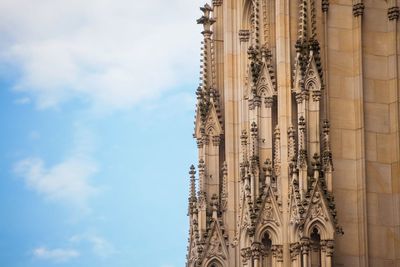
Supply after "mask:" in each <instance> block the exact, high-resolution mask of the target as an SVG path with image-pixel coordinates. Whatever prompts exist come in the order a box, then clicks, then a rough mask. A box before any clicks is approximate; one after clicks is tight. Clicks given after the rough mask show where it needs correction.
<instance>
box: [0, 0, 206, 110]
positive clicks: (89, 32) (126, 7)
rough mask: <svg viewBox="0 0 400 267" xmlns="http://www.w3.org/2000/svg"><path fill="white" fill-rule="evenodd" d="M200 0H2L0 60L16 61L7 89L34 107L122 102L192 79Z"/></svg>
mask: <svg viewBox="0 0 400 267" xmlns="http://www.w3.org/2000/svg"><path fill="white" fill-rule="evenodd" d="M202 2H203V1H200V0H196V1H187V0H172V1H164V0H153V1H139V0H133V1H132V0H86V1H81V0H61V1H49V0H38V1H31V0H3V1H1V2H0V34H1V35H2V36H3V38H2V39H3V41H0V48H2V51H3V53H2V54H1V55H0V60H3V61H5V60H6V61H8V62H12V63H15V64H16V65H17V67H18V68H19V69H20V71H21V73H22V75H21V77H20V79H19V80H18V81H17V83H16V84H15V90H18V91H21V92H26V93H28V94H29V95H31V96H32V97H33V98H34V100H35V102H36V104H37V106H38V107H39V108H48V107H55V106H58V105H59V104H60V103H63V102H65V101H68V100H70V99H72V98H80V99H83V100H84V101H88V102H89V103H90V104H91V105H94V106H101V107H107V108H111V109H115V108H126V107H130V106H132V105H134V104H136V103H138V102H139V101H141V100H143V99H146V98H150V97H154V96H157V95H160V94H161V93H162V92H163V91H165V90H168V89H169V88H171V87H174V86H179V85H183V84H184V83H186V82H193V80H192V79H193V73H196V72H197V69H198V58H199V56H198V54H199V47H200V44H199V40H200V38H201V35H200V30H201V29H200V27H198V26H196V25H195V19H196V18H197V17H198V16H200V11H199V10H198V6H199V5H200V3H201V4H202ZM193 55H195V56H193Z"/></svg>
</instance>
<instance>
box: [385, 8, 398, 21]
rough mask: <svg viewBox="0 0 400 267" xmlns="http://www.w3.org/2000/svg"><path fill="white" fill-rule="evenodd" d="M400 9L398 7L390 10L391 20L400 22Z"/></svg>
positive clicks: (389, 16)
mask: <svg viewBox="0 0 400 267" xmlns="http://www.w3.org/2000/svg"><path fill="white" fill-rule="evenodd" d="M399 15H400V9H399V7H398V6H393V7H390V8H389V9H388V18H389V20H399Z"/></svg>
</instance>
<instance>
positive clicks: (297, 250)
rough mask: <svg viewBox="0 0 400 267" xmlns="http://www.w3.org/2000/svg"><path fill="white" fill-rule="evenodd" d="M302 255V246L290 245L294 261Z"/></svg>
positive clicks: (291, 256) (297, 244)
mask: <svg viewBox="0 0 400 267" xmlns="http://www.w3.org/2000/svg"><path fill="white" fill-rule="evenodd" d="M299 254H300V244H299V243H298V242H297V243H293V244H290V258H291V260H292V261H294V260H296V258H297V256H298V255H299Z"/></svg>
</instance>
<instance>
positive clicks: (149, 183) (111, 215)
mask: <svg viewBox="0 0 400 267" xmlns="http://www.w3.org/2000/svg"><path fill="white" fill-rule="evenodd" d="M201 4H203V2H201V1H198V0H195V1H187V0H171V1H163V0H153V1H149V3H147V2H146V1H138V0H85V1H82V0H79V1H78V0H36V1H32V0H2V1H0V107H1V112H0V124H1V125H2V127H1V137H2V138H0V152H1V153H0V203H1V204H0V214H1V220H0V266H1V267H47V266H73V267H92V266H96V267H102V266H107V267H109V266H113V267H128V266H149V267H152V266H155V267H173V266H176V267H177V266H183V265H184V262H185V254H186V245H187V233H188V223H187V217H186V212H187V194H188V174H187V173H188V169H189V166H190V164H192V163H196V147H195V142H194V140H193V138H192V133H193V118H194V106H195V94H194V92H195V89H196V87H197V84H198V72H199V51H200V40H201V35H200V31H201V28H200V27H199V26H197V25H196V24H195V19H196V18H197V17H199V16H200V11H199V10H198V7H199V6H200V5H201Z"/></svg>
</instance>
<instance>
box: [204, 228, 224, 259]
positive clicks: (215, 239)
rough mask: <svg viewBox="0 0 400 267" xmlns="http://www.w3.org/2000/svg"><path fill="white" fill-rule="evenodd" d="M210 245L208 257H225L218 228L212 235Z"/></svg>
mask: <svg viewBox="0 0 400 267" xmlns="http://www.w3.org/2000/svg"><path fill="white" fill-rule="evenodd" d="M209 244H210V245H209V247H208V254H207V258H208V259H209V258H212V257H214V256H217V257H221V258H223V259H225V255H224V252H223V250H222V244H221V240H220V238H219V235H218V232H217V230H215V231H214V233H213V235H212V236H211V239H210V243H209Z"/></svg>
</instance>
